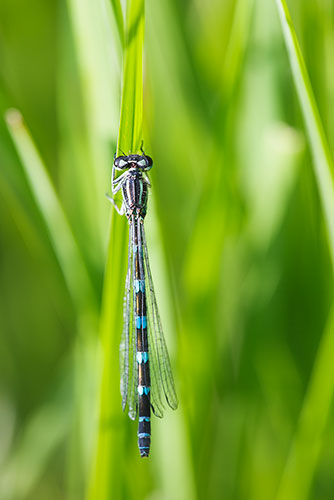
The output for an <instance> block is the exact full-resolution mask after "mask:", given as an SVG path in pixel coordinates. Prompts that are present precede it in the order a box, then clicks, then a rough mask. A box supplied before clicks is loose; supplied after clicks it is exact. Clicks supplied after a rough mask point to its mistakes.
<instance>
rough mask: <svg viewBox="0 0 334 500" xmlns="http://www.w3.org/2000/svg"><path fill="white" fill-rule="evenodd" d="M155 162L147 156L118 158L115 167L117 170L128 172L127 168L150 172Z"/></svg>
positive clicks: (135, 155)
mask: <svg viewBox="0 0 334 500" xmlns="http://www.w3.org/2000/svg"><path fill="white" fill-rule="evenodd" d="M152 165H153V160H152V158H151V157H150V156H147V155H137V154H133V155H128V156H118V157H117V158H115V160H114V166H115V168H117V170H126V169H127V168H140V169H141V170H150V169H151V168H152Z"/></svg>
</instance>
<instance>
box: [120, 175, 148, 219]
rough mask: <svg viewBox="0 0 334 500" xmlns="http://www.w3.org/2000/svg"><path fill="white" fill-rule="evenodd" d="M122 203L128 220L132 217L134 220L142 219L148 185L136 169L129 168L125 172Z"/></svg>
mask: <svg viewBox="0 0 334 500" xmlns="http://www.w3.org/2000/svg"><path fill="white" fill-rule="evenodd" d="M122 195H123V203H124V206H125V215H126V216H127V218H128V220H130V219H131V217H132V216H133V215H134V216H135V217H136V218H138V217H139V218H141V219H144V218H145V215H146V210H147V198H148V183H147V180H146V179H144V178H143V174H142V172H141V171H140V170H138V169H137V168H131V169H130V170H128V172H127V176H126V177H125V180H124V183H123V185H122Z"/></svg>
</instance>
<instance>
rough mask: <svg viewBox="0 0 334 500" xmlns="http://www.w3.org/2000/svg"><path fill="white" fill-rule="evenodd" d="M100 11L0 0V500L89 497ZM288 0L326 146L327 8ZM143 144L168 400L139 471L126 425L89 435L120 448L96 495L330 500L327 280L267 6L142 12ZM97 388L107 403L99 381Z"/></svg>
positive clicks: (70, 2)
mask: <svg viewBox="0 0 334 500" xmlns="http://www.w3.org/2000/svg"><path fill="white" fill-rule="evenodd" d="M116 3H117V2H111V4H109V3H108V1H107V0H96V1H94V2H91V1H89V0H81V1H79V0H67V1H66V0H58V1H57V0H53V1H51V0H49V1H48V2H46V1H45V0H31V1H30V2H26V1H23V0H14V1H13V0H1V3H0V61H1V64H0V110H1V118H0V222H1V232H0V283H1V286H0V329H1V330H0V331H1V336H0V499H1V500H21V499H22V500H23V499H24V500H28V499H29V500H44V499H48V500H57V499H63V498H70V499H76V500H80V499H82V498H85V492H86V491H87V487H88V483H89V477H90V474H91V472H90V471H91V467H92V462H93V458H92V457H93V456H94V432H95V428H96V425H97V421H98V416H97V410H96V408H97V394H98V381H99V375H98V374H99V372H100V364H101V358H100V357H99V355H98V353H99V349H100V347H99V341H98V323H99V314H100V308H101V306H100V304H101V295H102V285H103V273H104V266H105V260H106V253H107V240H108V227H109V226H108V221H109V217H110V212H111V208H110V204H108V202H107V201H106V199H105V197H104V193H105V192H106V191H108V190H110V173H111V165H112V156H113V154H114V152H115V149H116V141H117V131H118V125H119V109H120V93H121V74H122V43H121V40H120V38H119V35H118V31H117V24H116V22H115V20H114V14H113V10H112V4H114V5H115V4H116ZM288 5H289V8H290V12H291V16H292V20H293V24H294V27H295V29H296V32H297V36H298V39H299V42H300V44H301V49H302V53H303V56H304V58H305V62H306V66H307V69H308V71H309V75H310V79H311V83H312V86H313V90H314V93H315V98H316V102H317V105H318V107H319V111H320V115H321V119H322V122H323V126H324V129H325V134H326V137H327V140H328V141H329V146H330V149H331V151H332V152H333V150H334V114H333V109H334V108H333V105H334V84H333V83H334V65H333V54H334V1H333V0H318V1H317V2H305V1H303V0H290V1H289V2H288ZM12 107H14V108H17V109H19V110H20V111H21V113H22V115H23V117H24V120H25V123H26V126H27V128H28V129H29V131H30V134H31V137H32V138H33V141H34V143H35V146H36V148H37V150H38V151H39V154H40V158H41V159H42V162H43V163H44V165H45V166H46V169H47V171H48V173H49V176H50V179H51V180H52V183H53V185H54V186H55V190H56V192H57V193H58V196H59V199H60V202H61V207H62V208H63V210H64V213H65V214H66V217H67V219H68V221H69V224H70V227H71V231H72V233H73V237H74V240H75V241H76V244H77V247H76V248H77V254H75V255H77V258H76V257H75V258H74V259H73V262H72V264H73V266H71V269H70V270H68V269H67V270H66V259H65V260H64V261H62V260H61V259H60V258H59V255H60V253H61V252H60V251H59V248H63V247H66V245H67V243H68V242H67V240H66V241H64V234H65V232H64V233H63V230H62V227H63V226H62V223H61V221H60V222H59V217H58V219H57V217H56V216H55V224H54V226H53V230H52V229H51V230H50V227H49V226H48V223H47V220H46V218H45V217H46V215H45V214H44V215H43V213H42V212H41V210H40V203H38V202H36V197H35V196H34V195H33V190H32V189H31V185H30V183H29V181H28V179H27V176H26V171H25V169H24V168H23V165H22V155H21V156H19V155H18V153H17V151H16V148H15V147H14V144H13V141H12V138H11V136H10V134H9V132H8V129H7V126H6V123H5V119H4V115H5V112H6V110H7V109H8V108H12ZM143 139H144V144H145V149H146V151H147V152H148V154H150V155H152V157H153V158H154V168H153V170H152V174H151V180H152V184H153V188H152V190H151V198H150V205H149V215H148V217H147V225H146V226H147V238H148V243H149V248H150V256H151V261H152V267H153V275H154V280H155V286H156V289H157V290H156V291H157V295H158V300H159V304H160V309H161V314H162V320H163V324H164V328H165V336H166V340H167V343H168V346H169V351H170V355H171V361H172V366H173V371H174V375H175V380H176V386H177V391H178V396H179V400H180V407H179V409H178V410H177V412H171V411H167V412H166V416H165V418H164V419H163V420H162V421H158V420H157V419H155V420H154V422H153V429H152V433H153V438H152V441H153V444H152V452H151V457H150V459H149V460H146V461H145V460H141V459H140V458H139V453H138V450H137V443H136V424H134V423H132V422H130V420H129V419H128V418H127V416H126V415H124V416H120V417H119V420H118V421H117V422H116V424H115V422H109V423H108V424H107V425H116V426H118V427H117V429H119V432H121V433H122V436H123V443H124V446H122V447H121V448H120V449H116V448H115V449H112V450H110V454H112V455H113V456H114V459H115V460H114V463H116V462H117V477H118V484H117V485H112V489H111V492H112V493H111V494H109V493H108V494H106V495H105V497H104V498H110V499H117V498H136V499H139V498H146V499H150V500H153V499H167V500H170V499H173V500H188V499H189V500H192V499H195V498H198V499H247V500H248V499H254V500H262V499H263V500H268V499H274V498H278V499H283V498H284V499H291V500H298V499H307V498H308V499H315V500H329V499H331V498H334V475H333V468H334V426H333V423H334V418H333V407H332V406H333V404H332V393H333V381H334V375H333V366H332V365H333V364H334V356H333V354H334V345H332V344H333V341H332V344H331V343H330V342H331V341H330V339H331V338H332V336H333V333H334V320H333V313H331V310H332V303H333V273H332V267H331V262H330V253H329V248H328V240H327V235H326V226H325V223H324V218H323V213H322V208H321V203H320V200H319V193H318V189H317V184H316V181H315V177H314V173H313V166H312V159H311V154H310V149H309V142H308V138H307V135H306V133H305V127H304V124H303V120H302V116H301V112H300V107H299V103H298V99H297V95H296V92H295V89H294V85H293V79H292V75H291V70H290V66H289V62H288V58H287V54H286V49H285V46H284V42H283V38H282V33H281V27H280V24H279V18H278V14H277V9H276V5H275V2H274V1H269V0H254V1H252V0H234V1H233V0H224V1H222V0H211V1H210V2H203V1H201V0H183V1H179V0H159V1H156V0H147V1H146V19H145V71H144V134H143ZM35 163H36V162H35ZM40 187H41V186H40ZM51 198H52V197H49V195H47V196H46V200H44V201H45V203H46V205H45V206H46V207H47V213H49V212H48V210H49V209H50V214H51V216H52V214H55V211H54V203H53V201H52V199H51ZM48 201H49V205H48ZM47 217H48V216H47ZM333 220H334V214H333ZM333 223H334V222H333ZM57 228H58V229H59V231H58V232H57ZM52 231H53V232H52ZM55 234H59V238H55ZM57 245H59V247H57ZM57 248H58V249H57ZM65 253H66V252H65ZM73 255H74V254H73ZM72 257H73V256H72ZM125 261H126V255H124V261H122V266H124V265H125ZM64 262H65V264H64ZM64 266H65V268H64ZM83 268H84V269H85V272H86V273H87V276H86V274H85V280H86V281H85V280H84V278H83V277H82V272H81V271H82V269H83ZM68 276H72V278H68ZM71 280H72V281H71ZM84 281H85V283H86V284H87V283H88V282H89V287H88V286H87V287H86V288H85V286H86V285H84V284H83V282H84ZM114 286H115V287H122V289H123V286H124V283H123V282H122V283H120V282H117V281H116V280H115V283H114ZM71 287H72V288H71ZM88 288H89V293H88V292H87V290H88ZM73 290H75V291H74V292H73ZM82 290H85V292H83V291H82ZM86 292H87V293H86ZM110 307H111V308H112V307H113V304H112V303H111V304H110ZM120 314H121V312H120ZM116 342H117V343H118V339H116V341H115V345H116ZM110 390H111V392H112V393H113V394H114V395H111V397H113V399H114V400H115V401H116V404H117V408H118V405H120V397H119V380H118V379H117V380H115V381H114V384H113V386H112V387H111V388H110ZM94 408H95V410H94ZM117 411H118V410H117ZM113 488H114V489H113ZM97 500H99V499H97Z"/></svg>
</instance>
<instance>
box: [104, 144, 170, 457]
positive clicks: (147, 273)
mask: <svg viewBox="0 0 334 500" xmlns="http://www.w3.org/2000/svg"><path fill="white" fill-rule="evenodd" d="M142 153H143V154H142V155H138V154H131V155H128V156H125V155H123V156H118V157H117V158H115V160H114V165H113V170H112V194H113V195H115V194H116V193H117V192H118V191H120V190H121V191H122V196H123V202H122V206H121V208H119V207H118V206H117V204H116V203H115V200H114V199H113V198H111V197H108V198H109V199H110V201H111V202H112V203H113V205H114V207H115V208H116V210H117V212H118V213H119V214H120V215H124V214H125V215H126V217H127V219H128V222H129V252H128V271H127V275H126V283H125V295H124V326H123V334H122V340H121V345H120V365H121V394H122V406H123V410H125V408H126V406H127V407H128V414H129V417H130V418H131V419H132V420H134V419H135V418H136V417H137V415H138V417H139V426H138V446H139V451H140V455H141V456H142V457H148V455H149V451H150V443H151V409H152V411H153V413H154V414H155V415H156V416H158V417H163V412H164V398H165V399H166V402H167V404H168V405H169V406H170V407H171V408H172V409H173V410H175V409H176V408H177V405H178V401H177V396H176V392H175V386H174V380H173V375H172V370H171V367H170V362H169V357H168V351H167V347H166V342H165V339H164V336H163V331H162V326H161V320H160V316H159V311H158V307H157V301H156V297H155V294H154V287H153V281H152V275H151V269H150V264H149V260H148V251H147V246H146V239H145V232H144V218H145V215H146V210H147V199H148V188H149V187H150V181H149V179H148V176H147V173H146V172H147V171H148V170H150V169H151V168H152V165H153V162H152V159H151V158H150V157H149V156H147V155H145V154H144V152H143V151H142ZM116 170H123V171H124V172H123V173H122V174H121V175H120V176H119V177H117V178H116V177H115V173H116Z"/></svg>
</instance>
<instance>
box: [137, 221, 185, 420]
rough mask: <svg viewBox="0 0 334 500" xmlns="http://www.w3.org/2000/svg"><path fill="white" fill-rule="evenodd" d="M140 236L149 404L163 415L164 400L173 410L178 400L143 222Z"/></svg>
mask: <svg viewBox="0 0 334 500" xmlns="http://www.w3.org/2000/svg"><path fill="white" fill-rule="evenodd" d="M140 227H141V230H140V236H141V239H142V246H143V253H144V267H145V280H146V298H147V310H148V314H147V316H148V344H149V361H150V375H151V406H152V409H153V412H154V414H155V415H156V416H157V417H163V413H164V410H165V407H164V402H165V400H166V401H167V404H168V405H169V406H170V407H171V408H172V409H173V410H175V409H176V408H177V406H178V400H177V396H176V391H175V385H174V380H173V374H172V369H171V366H170V361H169V356H168V351H167V346H166V342H165V339H164V335H163V331H162V325H161V320H160V315H159V311H158V306H157V300H156V297H155V293H154V286H153V280H152V274H151V269H150V263H149V259H148V251H147V245H146V239H145V231H144V226H143V224H140Z"/></svg>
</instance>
